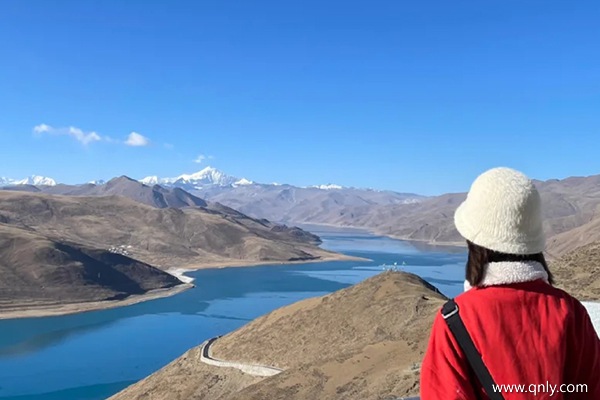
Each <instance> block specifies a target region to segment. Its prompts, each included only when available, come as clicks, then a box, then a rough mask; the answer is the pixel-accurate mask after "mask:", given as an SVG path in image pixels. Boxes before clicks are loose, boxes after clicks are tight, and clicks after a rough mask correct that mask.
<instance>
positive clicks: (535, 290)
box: [455, 280, 586, 313]
mask: <svg viewBox="0 0 600 400" xmlns="http://www.w3.org/2000/svg"><path fill="white" fill-rule="evenodd" d="M455 300H456V302H457V304H458V305H459V307H460V306H463V307H465V308H470V307H477V308H481V307H485V305H486V304H488V305H493V304H496V303H503V304H507V303H509V302H518V303H524V302H525V303H531V304H540V302H541V303H545V304H548V305H550V306H552V307H555V308H560V309H563V310H564V311H567V312H576V313H577V312H581V311H583V312H585V310H586V309H585V307H584V306H583V304H581V302H580V301H579V300H578V299H577V298H575V297H574V296H572V295H571V294H569V293H567V292H566V291H564V290H563V289H560V288H557V287H555V286H552V285H550V284H548V283H546V282H544V281H542V280H538V281H532V282H522V283H517V284H511V285H498V286H488V287H481V288H479V287H477V288H473V289H470V290H467V291H466V292H464V293H461V294H460V295H458V296H457V297H456V298H455Z"/></svg>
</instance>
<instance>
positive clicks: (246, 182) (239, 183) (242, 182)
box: [232, 178, 254, 186]
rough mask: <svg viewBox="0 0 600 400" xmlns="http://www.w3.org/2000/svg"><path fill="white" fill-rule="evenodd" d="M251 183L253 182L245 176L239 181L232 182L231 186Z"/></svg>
mask: <svg viewBox="0 0 600 400" xmlns="http://www.w3.org/2000/svg"><path fill="white" fill-rule="evenodd" d="M253 184H254V182H252V181H249V180H248V179H246V178H242V179H240V180H239V181H237V182H233V183H232V185H233V186H247V185H253Z"/></svg>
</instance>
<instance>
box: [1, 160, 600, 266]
mask: <svg viewBox="0 0 600 400" xmlns="http://www.w3.org/2000/svg"><path fill="white" fill-rule="evenodd" d="M46 179H49V178H46ZM121 179H126V178H121ZM129 180H130V181H133V180H131V179H129ZM48 181H50V180H48ZM21 182H22V183H21V186H11V188H12V189H13V190H15V189H18V190H25V191H41V192H46V193H61V194H69V195H77V194H80V195H104V194H116V195H125V196H128V197H132V196H131V195H130V194H128V193H126V191H128V190H132V189H127V190H125V189H123V188H122V185H120V184H115V183H114V180H112V181H110V182H109V183H107V184H103V185H93V184H86V185H75V186H73V185H55V186H35V185H28V184H27V183H26V182H23V181H21ZM140 182H141V183H144V184H146V186H147V187H149V188H150V187H151V188H152V192H153V194H152V195H150V194H149V193H148V194H146V199H145V200H144V201H143V202H145V203H146V204H151V203H153V204H152V205H154V206H156V205H157V204H158V203H160V202H162V204H163V205H164V206H175V207H181V206H186V205H193V203H194V202H195V201H207V202H209V203H219V204H220V205H223V206H225V207H229V208H231V209H235V210H237V211H238V212H241V213H244V214H246V215H248V216H250V217H253V218H257V219H268V220H271V221H275V222H278V223H283V224H287V225H298V224H320V225H331V226H341V227H354V228H363V229H366V230H369V231H372V232H374V233H376V234H381V235H386V236H391V237H395V238H399V239H404V240H413V241H425V242H428V243H432V244H455V245H463V244H464V241H463V239H462V238H461V237H460V235H459V234H458V232H457V231H456V229H455V228H454V223H453V215H454V211H455V210H456V208H457V207H458V205H459V204H460V203H461V202H462V201H463V200H464V199H465V198H466V193H449V194H443V195H440V196H431V197H425V196H420V195H418V194H412V193H398V192H393V191H379V190H373V189H360V188H351V187H342V186H339V185H335V184H328V185H315V186H309V187H298V186H294V185H289V184H277V183H272V184H264V183H256V182H253V181H251V180H249V179H245V178H237V177H232V176H229V175H227V174H225V173H223V172H221V171H219V170H217V169H215V168H212V167H207V168H204V169H203V170H201V171H199V172H197V173H194V174H183V175H180V176H178V177H174V178H159V177H147V178H144V179H141V180H140ZM535 184H536V186H537V187H538V189H539V191H540V193H541V196H542V199H543V205H544V217H545V230H546V233H547V236H548V238H549V240H548V247H547V250H548V254H549V257H551V258H556V257H558V256H560V255H561V254H564V253H566V252H568V251H569V250H572V249H575V248H577V247H578V246H581V245H585V244H588V243H592V242H594V241H596V240H600V229H599V227H600V213H599V212H598V211H599V208H598V207H599V206H600V175H595V176H589V177H571V178H567V179H562V180H558V179H552V180H547V181H535ZM157 185H159V186H157ZM167 189H168V190H171V191H175V190H182V191H185V192H187V193H184V192H177V193H175V192H170V193H171V194H170V196H171V199H170V200H160V199H161V198H163V197H164V196H165V194H164V193H163V194H161V192H164V191H165V190H167ZM135 190H140V189H135ZM135 190H134V191H135ZM148 190H149V189H144V190H140V191H146V192H148ZM190 196H195V197H194V198H192V197H190ZM141 197H142V196H141V195H140V196H133V198H135V199H136V200H138V201H140V198H141ZM175 198H177V199H178V200H175Z"/></svg>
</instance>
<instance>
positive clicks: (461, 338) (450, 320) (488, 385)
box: [442, 300, 504, 400]
mask: <svg viewBox="0 0 600 400" xmlns="http://www.w3.org/2000/svg"><path fill="white" fill-rule="evenodd" d="M442 317H444V319H445V320H446V323H447V324H448V328H450V331H451V332H452V334H453V335H454V338H455V339H456V341H457V342H458V345H459V346H460V348H461V349H462V351H463V353H464V354H465V356H467V360H469V364H470V365H471V368H472V369H473V372H475V375H477V379H479V382H480V383H481V385H482V386H483V388H484V389H485V392H486V393H487V395H488V397H489V398H490V400H503V399H504V397H503V396H502V393H500V392H496V391H494V385H495V383H494V379H493V378H492V375H490V371H488V369H487V367H486V366H485V364H484V363H483V360H482V359H481V354H479V352H478V351H477V348H476V347H475V344H474V343H473V340H472V339H471V335H469V332H468V331H467V328H466V327H465V324H464V323H463V321H462V319H461V318H460V315H459V313H458V305H457V304H456V303H455V302H454V300H448V302H446V304H444V307H443V308H442Z"/></svg>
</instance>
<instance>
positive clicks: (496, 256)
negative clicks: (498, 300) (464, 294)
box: [466, 240, 554, 287]
mask: <svg viewBox="0 0 600 400" xmlns="http://www.w3.org/2000/svg"><path fill="white" fill-rule="evenodd" d="M467 246H468V247H469V258H468V260H467V268H466V278H467V281H469V284H470V285H471V286H472V287H475V286H477V285H479V284H480V283H481V280H482V279H483V271H484V270H483V267H484V266H485V265H486V264H488V263H491V262H501V261H537V262H539V263H540V264H542V265H543V266H544V269H545V270H546V272H547V273H548V282H549V283H550V284H551V285H552V284H554V277H553V276H552V273H551V272H550V269H549V268H548V263H546V258H545V257H544V253H537V254H524V255H522V254H506V253H500V252H498V251H494V250H490V249H486V248H485V247H481V246H478V245H476V244H475V243H472V242H470V241H468V240H467Z"/></svg>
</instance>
